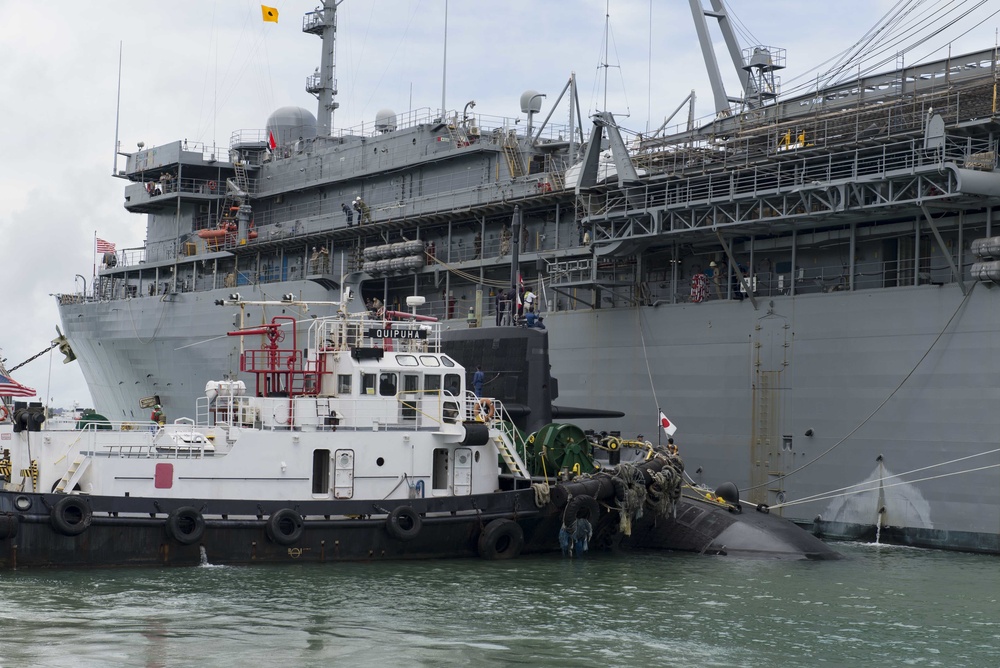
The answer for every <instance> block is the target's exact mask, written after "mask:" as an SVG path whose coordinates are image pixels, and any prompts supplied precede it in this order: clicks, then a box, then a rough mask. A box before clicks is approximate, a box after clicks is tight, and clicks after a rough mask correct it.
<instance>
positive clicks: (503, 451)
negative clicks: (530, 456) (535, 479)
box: [493, 430, 531, 480]
mask: <svg viewBox="0 0 1000 668" xmlns="http://www.w3.org/2000/svg"><path fill="white" fill-rule="evenodd" d="M493 445H494V446H496V449H497V452H499V453H500V457H501V458H503V462H504V464H506V465H507V470H508V471H510V472H511V473H513V474H514V475H516V476H519V477H521V478H524V479H525V480H530V479H531V474H530V473H528V467H527V466H525V465H524V461H523V460H522V459H521V456H520V455H518V454H517V447H516V446H515V445H514V441H513V440H512V439H511V438H510V436H508V435H507V432H506V430H501V431H500V432H499V434H498V435H497V436H495V437H494V438H493Z"/></svg>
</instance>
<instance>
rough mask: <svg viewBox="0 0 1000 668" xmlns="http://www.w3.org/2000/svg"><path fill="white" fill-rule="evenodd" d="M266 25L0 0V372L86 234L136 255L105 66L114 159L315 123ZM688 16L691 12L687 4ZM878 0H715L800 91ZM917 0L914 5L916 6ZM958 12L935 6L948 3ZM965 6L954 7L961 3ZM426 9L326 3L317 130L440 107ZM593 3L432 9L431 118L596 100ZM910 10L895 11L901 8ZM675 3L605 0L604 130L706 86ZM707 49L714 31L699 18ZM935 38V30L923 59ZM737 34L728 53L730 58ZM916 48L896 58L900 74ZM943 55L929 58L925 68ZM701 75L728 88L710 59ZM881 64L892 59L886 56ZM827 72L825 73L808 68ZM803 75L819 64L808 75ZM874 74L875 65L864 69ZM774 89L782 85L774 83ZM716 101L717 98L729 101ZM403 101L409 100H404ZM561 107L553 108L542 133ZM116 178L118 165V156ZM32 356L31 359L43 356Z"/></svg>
mask: <svg viewBox="0 0 1000 668" xmlns="http://www.w3.org/2000/svg"><path fill="white" fill-rule="evenodd" d="M267 4H268V5H270V6H274V7H277V8H278V10H279V22H278V23H277V24H273V23H264V22H263V21H262V20H261V10H260V3H256V2H246V1H245V0H217V1H212V0H171V1H169V2H156V3H154V2H149V1H142V0H94V1H92V2H79V1H78V0H51V1H49V2H40V1H39V2H35V1H31V2H26V1H23V0H0V16H3V21H2V22H0V63H2V67H0V112H2V114H0V118H2V120H3V127H4V138H5V146H6V149H5V151H4V156H3V159H2V160H0V195H2V204H0V233H2V238H3V245H2V247H3V249H4V252H5V258H4V261H3V262H0V285H2V286H3V308H4V315H3V317H2V319H0V323H2V324H0V351H2V356H3V357H4V358H6V364H7V366H8V367H10V366H14V365H16V364H19V363H20V362H22V361H24V360H25V359H27V358H29V357H30V356H32V355H34V354H35V353H36V352H39V351H40V350H42V349H43V348H44V347H46V346H47V345H48V343H49V341H50V340H51V339H52V338H53V337H54V336H55V334H56V330H55V328H56V326H57V325H58V324H59V317H58V313H57V310H56V305H55V300H54V298H53V297H52V296H51V295H52V294H56V293H72V292H74V291H77V290H81V289H82V288H83V284H82V281H81V280H80V279H79V278H75V275H76V274H79V275H81V276H83V277H85V278H86V280H87V282H88V285H89V284H90V282H91V276H92V274H93V271H94V266H95V264H94V261H95V256H94V254H93V253H92V249H93V243H94V234H95V232H96V233H97V235H98V236H99V237H101V238H102V239H106V240H108V241H111V242H114V243H115V244H117V246H118V248H119V249H122V248H130V247H137V246H141V244H142V242H143V238H144V235H145V217H144V216H140V215H135V214H129V213H127V212H126V211H125V210H124V208H123V206H122V203H123V190H124V187H125V185H126V182H125V181H123V180H121V179H116V178H112V176H111V174H112V169H113V164H114V162H113V159H114V146H115V144H114V142H115V133H116V108H118V106H119V105H118V102H117V92H116V91H117V87H118V63H119V45H121V49H122V54H123V64H122V73H121V102H120V120H119V122H118V129H117V132H118V137H119V146H120V148H121V150H122V151H126V152H130V151H134V150H135V147H136V143H137V142H138V141H143V142H145V144H146V146H153V145H159V144H164V143H167V142H170V141H175V140H179V139H188V140H189V141H201V142H205V143H207V144H212V143H216V144H218V145H220V146H223V147H225V146H227V145H228V141H229V137H230V135H231V133H232V132H233V131H235V130H240V129H259V128H263V127H264V125H265V121H266V119H267V117H268V115H269V114H270V112H271V111H273V110H274V109H276V108H278V107H281V106H287V105H294V106H301V107H305V108H307V109H309V110H310V111H311V112H313V113H315V112H316V102H315V98H313V97H312V96H311V95H309V94H307V93H305V92H304V90H303V86H304V83H305V80H306V77H307V76H308V75H309V74H311V73H312V72H313V70H314V69H315V67H316V66H317V65H318V64H319V55H320V49H319V46H320V40H319V38H317V37H314V36H312V35H307V34H304V33H302V31H301V26H302V16H303V14H304V13H305V12H307V11H310V10H311V9H313V8H314V6H315V0H313V1H302V0H271V1H270V2H268V3H267ZM705 4H706V5H707V4H708V0H705ZM897 4H898V3H897V2H896V0H839V1H838V2H819V1H817V0H730V2H729V6H730V7H731V9H732V11H733V13H734V14H735V16H736V17H738V19H739V24H740V25H741V26H742V27H743V28H744V29H745V30H746V31H747V33H748V34H750V35H752V41H753V42H756V43H760V44H766V45H771V46H776V47H781V48H784V49H786V51H787V69H786V70H785V71H784V72H782V79H783V82H791V81H792V80H793V79H795V78H796V77H798V78H799V80H812V81H814V80H815V78H816V70H814V69H812V68H814V67H815V66H817V65H819V64H821V63H824V61H827V60H828V59H829V58H831V57H833V56H835V55H837V54H838V53H840V52H842V51H844V50H845V49H848V48H849V47H851V45H852V44H854V43H855V42H856V41H857V40H859V39H860V38H861V37H862V36H863V35H864V34H865V33H866V32H867V31H868V29H869V28H870V27H871V26H873V25H874V24H875V23H876V22H877V21H878V20H879V18H881V17H882V16H883V15H884V14H885V13H886V12H887V11H889V10H890V8H892V7H894V6H896V5H897ZM933 4H935V3H934V2H931V1H930V0H928V1H927V2H925V3H924V5H923V8H922V9H920V10H918V11H930V10H929V9H928V8H929V7H930V6H931V5H933ZM959 4H961V3H959V2H958V0H953V2H952V6H957V5H959ZM974 4H977V2H976V1H975V0H970V1H969V2H968V6H970V7H971V6H972V5H974ZM997 5H998V2H997V0H991V1H990V2H982V3H981V6H980V8H979V9H978V10H977V13H976V15H975V17H974V18H975V20H974V21H971V22H966V23H965V24H963V27H962V29H961V30H969V29H970V26H972V28H971V31H970V32H968V33H967V34H965V35H964V36H963V37H961V38H960V39H959V38H957V35H958V32H961V31H958V32H955V31H952V32H951V33H949V38H953V39H955V40H956V42H955V44H954V46H953V53H955V54H957V53H961V52H968V51H973V50H978V49H985V48H990V47H992V46H994V44H995V43H996V29H997V27H998V26H1000V17H998V16H997V15H994V13H995V12H998V11H1000V8H998V7H997ZM444 7H445V3H444V0H345V2H343V4H342V5H341V8H340V12H339V14H338V20H339V31H338V36H339V42H338V48H337V65H338V68H337V77H338V80H339V89H340V93H339V96H338V101H339V102H340V105H341V106H340V110H338V112H337V113H336V115H335V117H334V125H335V126H336V127H337V128H343V127H349V126H352V125H355V124H357V123H360V122H362V121H368V122H370V121H372V120H373V119H374V117H375V113H376V112H377V111H378V110H379V109H383V108H389V109H392V110H394V111H396V112H399V113H402V112H404V111H406V110H407V109H409V108H432V109H437V108H438V107H440V105H441V96H442V43H443V41H444V40H443V36H444V15H445V12H444ZM605 7H606V3H605V0H573V1H570V0H559V1H556V0H505V1H504V2H493V1H486V0H475V1H472V2H468V1H467V2H451V3H450V4H449V11H448V79H447V87H446V91H447V95H446V106H447V107H448V109H451V110H456V109H457V110H459V111H461V109H462V107H463V106H464V105H465V103H466V102H468V101H470V100H475V101H476V108H475V112H476V113H480V114H485V115H489V116H507V117H516V116H519V115H520V110H519V104H518V99H519V97H520V94H521V93H522V92H524V91H525V90H528V89H534V90H536V91H539V92H542V93H546V94H547V95H548V97H547V98H546V104H545V105H544V106H543V108H542V116H543V117H544V115H545V114H547V113H548V111H549V109H550V105H551V104H552V103H553V102H554V101H555V99H556V97H558V95H559V92H560V91H561V89H562V87H563V86H564V85H565V83H566V81H567V79H568V77H569V76H570V73H571V72H575V73H576V75H577V81H578V84H577V85H578V89H579V98H580V103H581V105H582V107H583V115H584V118H586V116H587V115H588V114H589V112H590V111H592V110H594V109H595V108H598V107H603V106H604V103H603V98H604V91H605V88H604V84H603V81H604V75H603V71H604V70H603V68H600V67H599V65H600V63H602V62H603V61H604V53H605V46H604V36H605V13H606V12H605ZM911 16H912V15H911ZM692 25H693V24H692V17H691V12H690V8H689V5H688V3H687V2H684V0H653V2H650V0H611V2H610V35H611V39H610V42H609V46H608V49H607V51H608V54H609V55H608V59H607V62H608V63H609V64H610V66H611V67H609V68H607V74H608V85H607V96H608V104H607V107H608V109H609V110H610V111H612V112H614V113H615V115H616V117H617V118H618V119H619V122H620V124H621V125H623V126H625V127H626V128H629V129H631V130H635V131H644V130H646V129H647V127H648V126H649V125H651V126H652V127H654V128H655V127H657V126H659V125H660V123H662V121H663V119H664V117H665V116H666V115H669V114H670V113H671V112H673V110H674V109H675V108H676V107H677V106H678V105H679V104H680V103H681V101H682V100H683V99H684V97H685V96H686V95H687V94H688V93H689V92H690V91H691V90H692V89H695V90H696V91H697V95H698V114H699V115H703V114H708V113H710V112H711V110H712V109H711V100H712V95H711V90H710V88H709V84H708V78H707V75H706V74H705V67H704V65H703V61H702V57H701V51H700V48H699V46H698V42H697V38H696V36H695V33H694V30H693V27H692ZM710 27H711V28H712V30H713V36H714V37H715V38H716V39H717V40H718V39H719V38H718V31H717V30H715V27H714V22H713V24H710ZM945 43H946V38H945V37H943V36H939V37H938V38H936V39H935V40H934V42H932V43H931V44H932V45H933V46H941V45H943V44H945ZM750 44H751V41H750V39H748V41H747V43H746V45H748V46H749V45H750ZM929 51H931V48H930V45H928V46H927V47H926V48H919V49H915V50H914V51H912V52H910V53H909V54H907V56H906V57H905V61H906V62H907V63H912V62H914V61H915V60H916V59H918V58H920V57H923V56H926V55H928V52H929ZM946 54H947V51H946V50H945V51H939V52H938V55H939V56H941V57H943V56H944V55H946ZM719 55H720V67H722V68H723V71H724V73H725V75H726V77H727V81H728V82H729V87H730V88H731V89H735V87H736V86H735V77H734V75H732V73H731V72H730V70H731V69H732V68H731V66H728V60H724V59H723V58H724V57H725V55H724V53H723V52H722V51H721V50H720V51H719ZM891 62H895V61H894V59H892V60H891ZM827 66H828V65H827ZM822 69H825V67H824V68H822ZM883 69H884V68H883ZM789 85H790V84H789ZM732 92H733V91H732V90H730V93H732ZM411 100H412V102H411ZM566 117H567V112H565V111H562V110H560V111H557V112H556V115H555V116H554V118H555V119H557V120H558V122H565V119H566ZM118 165H119V168H123V167H124V159H120V160H119V162H118ZM50 360H51V362H50ZM13 376H14V378H15V379H17V380H18V381H20V382H22V383H24V384H26V385H29V386H31V387H34V388H35V389H37V390H38V391H39V393H40V395H41V396H43V397H51V398H52V399H53V403H54V405H55V406H64V407H68V406H71V405H72V403H73V402H74V401H78V402H80V403H81V404H82V405H89V402H90V396H89V393H88V392H87V389H86V385H85V384H84V382H83V377H82V374H81V373H80V371H79V367H78V365H77V364H70V365H65V366H64V365H63V363H62V356H61V355H59V354H58V353H56V354H55V355H51V356H50V355H45V356H43V357H41V358H39V359H38V360H36V361H34V362H32V363H31V364H28V365H27V366H25V367H24V368H22V369H21V370H19V371H17V372H15V373H14V374H13Z"/></svg>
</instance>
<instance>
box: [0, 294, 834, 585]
mask: <svg viewBox="0 0 1000 668" xmlns="http://www.w3.org/2000/svg"><path fill="white" fill-rule="evenodd" d="M234 297H235V298H237V299H238V296H237V295H234ZM239 303H240V305H241V306H243V305H244V304H245V303H246V302H239ZM346 305H347V300H345V301H344V302H343V303H341V304H339V305H338V309H339V310H338V313H337V314H336V315H333V316H329V317H324V318H317V319H315V320H314V321H313V322H312V324H311V326H310V327H309V329H308V334H307V340H305V341H299V340H298V336H297V334H296V332H297V327H296V322H295V320H294V319H293V318H291V317H288V316H278V317H275V318H273V319H272V320H271V322H270V323H268V324H264V325H261V326H258V327H251V328H245V329H241V330H239V331H235V332H230V335H234V336H241V337H243V340H244V341H246V340H247V338H248V337H258V336H259V337H261V338H262V340H263V344H262V345H260V346H259V347H258V348H249V347H247V348H246V349H245V350H244V351H243V353H242V355H241V359H240V370H241V371H242V372H243V373H244V374H248V377H252V378H253V379H254V387H253V392H252V393H250V392H248V388H247V387H246V385H245V384H244V382H243V381H238V380H231V379H230V380H222V381H213V382H210V383H208V386H207V387H206V392H205V396H203V397H201V398H200V399H199V400H198V402H197V406H196V413H195V417H194V418H179V419H175V420H173V421H172V422H166V423H165V424H159V423H157V422H154V421H150V422H119V421H110V420H103V419H93V420H87V421H81V422H80V423H77V425H76V427H77V428H75V429H74V428H70V427H68V426H63V427H62V428H48V427H49V426H48V425H45V424H44V414H43V412H42V407H41V405H40V404H33V403H25V402H17V403H16V404H15V405H14V407H13V411H12V412H11V414H10V416H9V418H8V419H6V420H4V422H3V423H2V424H0V438H2V441H0V443H2V449H0V452H2V457H0V481H2V483H3V490H2V491H0V568H5V569H12V568H45V567H50V568H54V567H106V566H131V565H197V564H199V563H203V562H204V561H206V560H207V561H209V562H211V563H226V564H253V563H287V562H294V561H305V562H328V561H345V560H383V559H417V558H445V557H476V556H478V557H482V558H485V559H511V558H515V557H517V556H518V555H520V554H525V553H542V552H558V551H560V550H562V551H563V553H564V554H570V555H579V554H580V553H582V552H583V551H585V550H586V549H587V548H588V547H589V546H591V545H593V546H595V547H600V548H602V549H611V548H652V549H667V550H685V551H696V552H701V553H709V554H745V555H756V556H772V557H784V558H799V559H830V558H837V557H838V556H839V555H838V553H836V552H835V551H833V550H832V549H830V548H829V547H827V546H826V545H825V544H824V543H822V542H821V541H819V540H818V539H816V538H815V537H813V536H812V535H810V534H809V533H808V532H806V531H804V530H802V529H799V528H798V527H796V526H794V525H792V524H791V523H789V522H787V521H785V520H782V519H780V518H777V517H774V516H771V515H766V514H760V513H752V512H747V513H740V512H739V511H740V509H741V506H740V502H739V499H738V494H736V495H735V496H736V497H737V498H730V497H732V496H734V495H733V494H730V495H728V496H724V494H722V493H719V494H713V493H709V495H708V496H709V498H705V490H695V492H694V494H693V495H692V494H685V493H683V491H682V488H683V484H682V475H683V470H684V465H683V461H682V460H681V458H680V457H679V456H678V455H677V454H675V453H671V452H669V451H666V450H658V449H654V448H650V449H649V452H648V453H647V455H646V456H645V457H644V458H642V459H641V461H638V462H637V463H634V464H621V465H619V466H616V467H611V466H607V467H605V466H602V465H601V464H599V463H597V462H595V460H594V449H595V447H597V446H598V445H599V444H595V442H594V440H593V439H590V438H588V437H587V436H586V434H584V432H583V431H582V430H580V429H579V428H576V427H574V426H572V425H549V426H548V427H547V428H546V429H544V430H539V431H537V432H536V433H533V434H530V435H527V434H526V432H525V431H523V430H522V429H519V428H518V427H517V426H515V423H514V421H513V420H512V419H511V416H510V414H509V413H508V410H507V408H506V406H505V404H504V401H502V400H501V399H499V398H489V397H477V396H476V395H475V394H474V393H473V392H471V391H469V390H467V389H466V386H467V375H466V371H465V368H464V367H463V366H462V365H461V364H460V363H459V362H458V361H456V360H455V359H454V358H453V357H451V356H449V355H448V354H446V353H444V352H442V348H441V338H442V337H441V326H440V324H439V323H437V322H436V321H433V319H431V318H423V317H420V316H413V315H410V314H406V313H398V312H386V313H385V314H384V317H381V318H377V319H376V318H374V317H372V316H371V315H370V314H349V313H348V309H347V308H346ZM391 318H406V319H405V320H403V319H399V320H392V319H391ZM519 336H529V337H542V338H543V339H544V341H542V340H541V339H539V341H541V342H542V343H547V339H545V338H544V337H545V334H544V333H543V332H531V331H528V332H525V333H524V334H521V335H519ZM546 368H547V367H546ZM522 412H523V411H522ZM528 412H530V409H528ZM550 414H551V410H550ZM734 489H735V488H734Z"/></svg>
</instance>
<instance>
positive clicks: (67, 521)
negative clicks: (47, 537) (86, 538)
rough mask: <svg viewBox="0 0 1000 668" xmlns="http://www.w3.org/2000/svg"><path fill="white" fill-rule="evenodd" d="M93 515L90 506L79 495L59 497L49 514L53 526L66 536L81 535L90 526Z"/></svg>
mask: <svg viewBox="0 0 1000 668" xmlns="http://www.w3.org/2000/svg"><path fill="white" fill-rule="evenodd" d="M93 517H94V516H93V513H92V512H91V511H90V506H88V505H87V503H86V502H85V501H84V500H83V499H81V498H80V497H78V496H67V497H65V498H62V499H59V502H58V503H56V505H54V506H52V511H51V512H50V514H49V519H50V520H51V521H52V528H54V529H55V530H56V531H58V532H59V533H61V534H62V535H64V536H79V535H80V534H82V533H83V532H84V531H86V530H87V527H89V526H90V522H91V520H92V519H93Z"/></svg>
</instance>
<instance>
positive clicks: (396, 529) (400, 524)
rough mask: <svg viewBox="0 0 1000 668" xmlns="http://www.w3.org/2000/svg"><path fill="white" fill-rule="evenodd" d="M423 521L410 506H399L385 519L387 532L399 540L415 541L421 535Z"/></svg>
mask: <svg viewBox="0 0 1000 668" xmlns="http://www.w3.org/2000/svg"><path fill="white" fill-rule="evenodd" d="M422 526H423V520H421V519H420V515H419V514H418V513H417V511H415V510H414V509H413V508H412V507H410V506H397V507H395V508H393V509H392V512H391V513H389V517H387V518H385V530H386V531H388V532H389V535H390V536H392V537H393V538H395V539H397V540H404V541H405V540H413V539H414V538H416V537H417V534H419V533H420V529H421V527H422Z"/></svg>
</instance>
